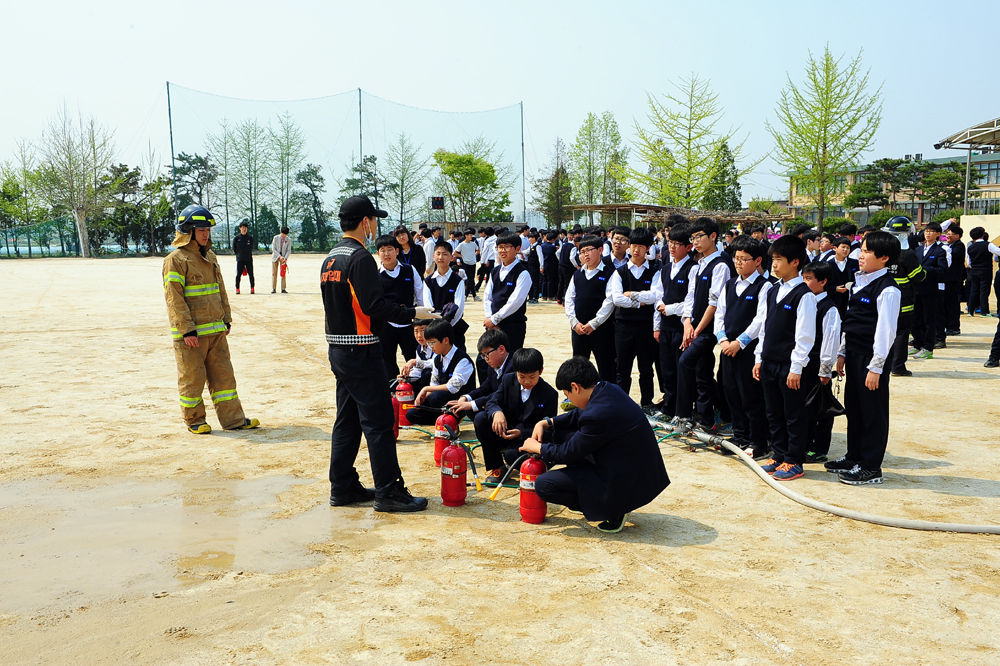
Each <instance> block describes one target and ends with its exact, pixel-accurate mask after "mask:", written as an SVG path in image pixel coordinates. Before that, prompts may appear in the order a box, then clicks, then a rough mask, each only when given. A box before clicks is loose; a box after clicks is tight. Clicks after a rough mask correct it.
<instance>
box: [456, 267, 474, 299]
mask: <svg viewBox="0 0 1000 666" xmlns="http://www.w3.org/2000/svg"><path fill="white" fill-rule="evenodd" d="M459 267H460V268H461V269H462V270H463V271H465V295H466V296H472V297H475V295H476V291H477V289H476V262H472V263H471V264H466V263H463V264H460V266H459Z"/></svg>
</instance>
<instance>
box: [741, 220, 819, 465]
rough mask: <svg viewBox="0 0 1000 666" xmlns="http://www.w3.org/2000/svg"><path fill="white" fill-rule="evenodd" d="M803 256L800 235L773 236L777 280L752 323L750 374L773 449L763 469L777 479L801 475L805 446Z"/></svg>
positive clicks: (810, 317)
mask: <svg viewBox="0 0 1000 666" xmlns="http://www.w3.org/2000/svg"><path fill="white" fill-rule="evenodd" d="M805 258H806V244H805V243H804V242H803V241H802V239H801V238H796V237H795V236H782V237H781V238H778V239H777V240H775V241H774V244H773V245H771V272H772V273H773V274H774V275H775V276H776V277H778V279H780V280H781V282H779V283H778V284H777V285H775V286H774V287H773V288H772V289H770V290H769V291H768V292H767V298H766V299H765V301H764V309H763V311H762V312H761V313H760V314H759V315H758V319H757V322H756V323H757V324H758V325H759V326H760V337H759V342H758V344H757V350H756V352H755V354H756V357H757V364H756V365H755V366H754V369H753V373H754V378H755V379H757V380H759V381H760V387H761V391H762V392H763V394H764V405H765V407H766V408H767V420H768V425H769V427H770V430H771V449H772V454H771V455H772V457H771V458H770V459H769V460H768V461H767V462H765V463H764V464H763V465H761V468H762V469H763V470H764V471H765V472H767V473H768V474H770V475H771V476H772V477H773V478H774V479H776V480H779V481H791V480H792V479H797V478H799V477H800V476H802V474H803V470H802V464H803V463H804V462H805V461H806V450H807V449H806V447H807V445H808V441H807V438H808V436H809V419H808V418H806V397H807V391H806V390H805V389H804V388H803V381H802V375H803V373H804V372H805V369H806V366H808V365H809V352H810V350H811V349H812V347H813V343H814V342H815V340H816V297H815V296H814V295H813V293H812V291H811V290H810V289H809V287H808V286H807V285H806V284H805V283H804V282H803V280H802V275H801V273H800V267H801V266H803V265H804V264H805ZM806 386H807V387H808V382H806Z"/></svg>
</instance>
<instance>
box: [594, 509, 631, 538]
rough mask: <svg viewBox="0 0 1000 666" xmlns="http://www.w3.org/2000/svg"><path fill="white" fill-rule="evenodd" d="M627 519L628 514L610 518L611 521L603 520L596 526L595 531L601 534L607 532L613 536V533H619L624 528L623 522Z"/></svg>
mask: <svg viewBox="0 0 1000 666" xmlns="http://www.w3.org/2000/svg"><path fill="white" fill-rule="evenodd" d="M627 519H628V514H627V513H626V514H625V515H624V516H621V517H619V518H612V519H611V520H605V521H604V522H602V523H600V524H598V526H597V529H599V530H600V531H602V532H607V533H609V534H614V533H615V532H621V531H622V528H623V527H625V521H626V520H627Z"/></svg>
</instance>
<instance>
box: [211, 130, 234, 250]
mask: <svg viewBox="0 0 1000 666" xmlns="http://www.w3.org/2000/svg"><path fill="white" fill-rule="evenodd" d="M205 144H206V147H207V148H208V154H209V157H211V159H212V162H214V163H215V165H216V166H217V167H218V169H219V181H218V182H219V183H220V185H221V187H222V206H223V207H224V208H225V210H226V238H227V239H228V244H229V247H232V242H233V229H232V227H231V226H230V223H229V193H230V192H231V191H232V189H233V185H234V183H233V181H234V180H235V177H236V175H235V168H236V164H235V153H234V147H235V145H234V144H235V137H234V136H233V130H232V128H231V127H230V125H229V120H228V119H226V118H223V119H222V120H220V121H219V133H218V134H210V135H209V136H208V137H207V138H206V140H205Z"/></svg>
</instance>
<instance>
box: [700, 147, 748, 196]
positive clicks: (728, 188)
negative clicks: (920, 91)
mask: <svg viewBox="0 0 1000 666" xmlns="http://www.w3.org/2000/svg"><path fill="white" fill-rule="evenodd" d="M701 207H702V208H704V209H706V210H740V209H741V208H742V207H743V193H742V191H741V189H740V176H739V172H738V171H737V170H736V160H735V158H734V157H733V154H732V152H730V150H729V142H728V141H722V142H721V143H720V144H719V147H718V148H717V149H716V151H715V161H714V163H713V165H712V177H711V178H710V179H709V181H708V186H707V187H706V188H705V196H704V197H703V198H702V201H701Z"/></svg>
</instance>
